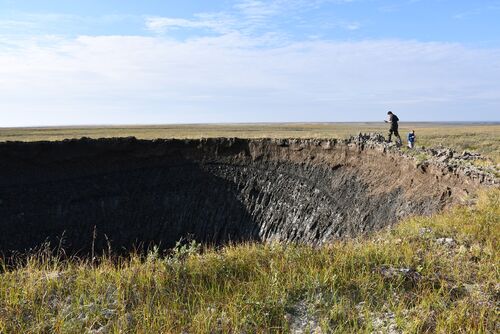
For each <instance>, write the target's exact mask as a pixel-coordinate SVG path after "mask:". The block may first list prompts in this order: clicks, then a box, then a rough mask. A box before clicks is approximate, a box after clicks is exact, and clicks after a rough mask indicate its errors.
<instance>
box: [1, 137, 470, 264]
mask: <svg viewBox="0 0 500 334" xmlns="http://www.w3.org/2000/svg"><path fill="white" fill-rule="evenodd" d="M0 156H1V161H0V228H1V231H2V233H1V234H0V252H2V253H4V254H8V253H10V252H12V251H25V250H28V249H30V248H33V247H36V246H38V245H40V244H41V243H43V242H45V241H50V242H51V244H52V245H54V244H57V243H58V242H59V238H60V237H61V236H63V235H64V238H63V240H64V248H65V249H67V250H68V251H69V252H72V253H80V254H81V253H86V252H88V251H89V249H90V247H91V245H92V240H93V236H94V233H95V242H94V244H95V248H96V250H97V251H100V250H102V249H104V248H107V241H106V240H109V242H110V244H111V246H112V247H113V249H115V250H123V251H125V250H129V249H131V248H132V247H134V246H140V245H143V246H147V245H151V244H157V245H158V244H159V245H161V246H162V247H164V248H168V247H171V246H173V245H174V244H175V242H176V241H177V240H179V239H181V238H183V237H191V238H193V239H195V240H197V241H199V242H206V243H212V244H223V243H227V242H229V241H234V242H239V241H244V240H255V241H271V240H279V241H287V242H305V243H308V244H315V245H319V244H322V243H324V242H327V241H329V240H332V239H335V238H341V237H351V236H356V235H359V234H360V233H365V232H369V231H373V230H376V229H379V228H382V227H384V226H387V225H390V224H392V223H394V222H396V221H398V220H399V219H400V218H402V217H404V216H408V215H412V214H430V213H432V212H435V211H437V210H440V209H441V208H443V207H444V206H446V205H449V204H451V203H454V202H456V201H458V200H460V198H461V197H462V196H463V195H464V194H465V193H466V192H467V190H468V189H470V188H474V187H475V186H476V185H475V184H474V183H471V182H469V181H467V180H465V181H464V180H462V179H461V178H459V177H457V176H456V175H454V174H453V173H447V172H446V171H443V170H440V169H438V168H434V169H433V168H432V166H431V167H427V168H425V169H424V168H417V166H416V164H415V162H414V161H410V160H408V159H402V158H400V157H397V156H394V155H392V154H391V153H388V152H385V151H382V150H377V149H374V148H366V147H364V146H363V145H360V144H353V143H349V142H347V141H336V140H274V139H258V140H246V139H223V138H221V139H204V140H155V141H147V140H137V139H135V138H121V139H120V138H117V139H98V140H91V139H80V140H66V141H62V142H34V143H21V142H10V143H2V144H0Z"/></svg>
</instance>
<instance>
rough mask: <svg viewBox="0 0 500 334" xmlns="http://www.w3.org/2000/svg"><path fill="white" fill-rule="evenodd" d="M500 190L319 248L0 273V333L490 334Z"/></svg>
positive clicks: (250, 248) (67, 263)
mask: <svg viewBox="0 0 500 334" xmlns="http://www.w3.org/2000/svg"><path fill="white" fill-rule="evenodd" d="M499 237H500V191H499V190H490V191H488V192H487V193H483V194H481V196H480V197H479V200H478V203H477V205H475V206H473V207H458V208H455V209H453V210H451V211H450V212H446V213H441V214H438V215H435V216H433V217H416V218H412V219H409V220H407V221H404V222H402V223H400V224H398V225H397V226H396V227H395V228H394V229H391V230H387V231H382V232H379V233H376V234H373V235H371V236H369V237H366V238H360V239H357V240H348V241H339V242H334V243H332V244H331V245H329V246H326V247H322V248H312V247H308V246H300V245H281V244H273V245H261V244H244V245H234V246H227V247H224V248H222V249H218V250H216V249H199V247H198V246H196V245H191V246H184V247H179V248H177V249H176V251H175V252H173V253H171V254H168V255H160V254H158V253H157V252H155V251H154V250H153V251H152V252H150V253H149V254H148V255H145V256H139V255H132V256H131V257H130V258H127V259H111V258H110V257H109V256H106V255H103V256H102V257H100V258H99V259H97V260H95V261H92V260H91V259H87V260H78V259H74V258H73V259H70V260H61V259H60V258H58V257H55V256H49V255H46V254H47V253H44V252H39V253H38V254H36V255H34V256H32V257H30V258H29V261H28V263H27V264H23V265H19V266H18V267H14V268H12V267H10V268H9V267H7V266H6V265H5V264H3V265H2V269H3V270H2V274H0V333H48V332H50V333H79V332H81V333H88V332H96V333H97V332H99V333H120V332H122V333H123V332H125V333H127V332H130V333H136V332H139V333H157V332H163V333H180V332H185V333H211V332H213V333H219V332H220V333H256V332H257V333H259V332H265V333H267V332H277V333H281V332H293V331H294V330H296V329H298V328H302V329H304V328H308V329H310V330H311V331H314V330H316V331H319V330H320V329H321V331H322V332H338V333H345V332H353V333H358V332H371V331H373V330H378V331H382V332H389V331H390V330H393V331H394V332H395V333H397V332H409V333H413V332H447V333H449V332H462V333H471V332H495V331H496V330H498V327H497V326H498V325H497V324H498V315H497V314H496V313H495V312H496V311H495V310H496V307H497V306H498V298H499V297H498V296H499V294H500V291H499V290H500V284H499V282H500V281H499V271H498V264H499V244H498V242H499Z"/></svg>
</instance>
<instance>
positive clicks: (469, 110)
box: [0, 0, 500, 126]
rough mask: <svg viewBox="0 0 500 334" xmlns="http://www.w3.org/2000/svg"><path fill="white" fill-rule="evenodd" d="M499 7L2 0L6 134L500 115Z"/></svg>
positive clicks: (326, 0)
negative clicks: (32, 129)
mask: <svg viewBox="0 0 500 334" xmlns="http://www.w3.org/2000/svg"><path fill="white" fill-rule="evenodd" d="M499 32H500V0H478V1H465V0H459V1H451V0H450V1H449V0H400V1H393V0H309V1H305V0H270V1H264V0H263V1H257V0H237V1H226V0H221V1H170V0H166V1H165V0H164V1H160V0H145V1H131V0H120V1H119V0H108V1H104V0H101V1H95V0H86V1H76V0H65V1H64V0H59V1H56V0H51V1H49V0H47V1H44V0H24V1H17V0H16V1H14V0H0V126H27V125H73V124H137V123H142V124H158V123H205V122H216V123H217V122H297V121H326V122H335V121H376V120H380V119H383V118H384V116H385V113H386V111H387V110H393V111H395V112H396V113H397V114H398V115H399V116H400V118H401V119H402V120H412V121H446V120H452V121H500V80H498V78H500V33H499Z"/></svg>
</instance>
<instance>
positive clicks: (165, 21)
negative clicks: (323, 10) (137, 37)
mask: <svg viewBox="0 0 500 334" xmlns="http://www.w3.org/2000/svg"><path fill="white" fill-rule="evenodd" d="M352 1H354V0H308V1H306V0H271V1H260V0H241V1H238V2H237V3H236V4H235V5H234V6H233V7H232V8H230V9H229V10H226V11H224V12H218V13H211V12H207V13H197V14H195V15H193V17H192V18H188V19H186V18H176V17H147V18H146V21H145V24H146V28H147V29H148V30H149V31H152V32H154V33H157V34H166V33H169V32H172V31H173V30H179V29H199V30H205V31H207V30H208V31H212V32H215V33H219V34H226V33H239V34H246V35H255V34H261V35H264V34H266V35H270V34H272V35H280V34H285V33H284V31H285V30H286V29H284V27H280V25H281V24H294V23H295V24H297V23H298V22H301V20H302V16H303V14H304V13H306V12H308V11H311V10H315V9H318V8H320V6H322V5H324V4H326V3H336V4H343V3H349V2H352ZM294 21H295V22H294ZM302 26H303V24H302ZM328 26H329V28H336V29H337V28H338V29H344V30H347V31H353V30H358V29H360V28H361V27H362V25H361V24H360V23H359V22H356V21H352V20H351V21H350V20H343V19H339V20H334V19H331V22H330V24H329V25H328Z"/></svg>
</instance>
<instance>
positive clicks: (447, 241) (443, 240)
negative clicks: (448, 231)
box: [436, 238, 457, 247]
mask: <svg viewBox="0 0 500 334" xmlns="http://www.w3.org/2000/svg"><path fill="white" fill-rule="evenodd" d="M436 243H437V244H438V245H444V246H447V247H453V246H455V245H456V244H457V243H456V242H455V240H454V239H453V238H437V239H436Z"/></svg>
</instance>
